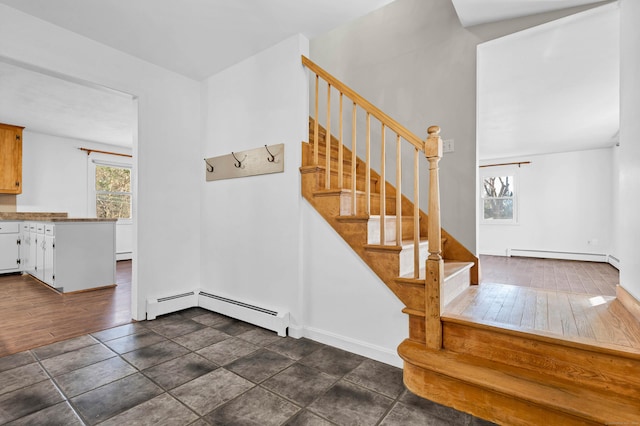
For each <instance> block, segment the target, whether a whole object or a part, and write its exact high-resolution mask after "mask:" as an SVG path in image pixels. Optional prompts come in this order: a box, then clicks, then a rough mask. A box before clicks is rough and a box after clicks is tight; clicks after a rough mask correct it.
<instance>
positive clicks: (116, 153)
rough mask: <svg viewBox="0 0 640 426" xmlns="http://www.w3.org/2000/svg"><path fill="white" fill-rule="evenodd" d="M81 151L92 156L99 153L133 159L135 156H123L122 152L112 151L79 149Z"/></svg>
mask: <svg viewBox="0 0 640 426" xmlns="http://www.w3.org/2000/svg"><path fill="white" fill-rule="evenodd" d="M78 149H79V150H80V151H86V152H87V155H91V153H92V152H97V153H100V154H109V155H119V156H121V157H129V158H132V157H133V155H131V154H122V153H120V152H111V151H101V150H99V149H89V148H78Z"/></svg>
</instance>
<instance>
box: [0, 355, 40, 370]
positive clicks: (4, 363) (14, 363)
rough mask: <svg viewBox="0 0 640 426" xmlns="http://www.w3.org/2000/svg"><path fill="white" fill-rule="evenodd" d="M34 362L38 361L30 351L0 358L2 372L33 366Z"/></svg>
mask: <svg viewBox="0 0 640 426" xmlns="http://www.w3.org/2000/svg"><path fill="white" fill-rule="evenodd" d="M32 362H36V359H35V357H34V356H33V354H31V352H29V351H25V352H18V353H17V354H13V355H7V356H5V357H2V358H0V372H2V371H6V370H11V369H14V368H16V367H22V366H23V365H27V364H31V363H32Z"/></svg>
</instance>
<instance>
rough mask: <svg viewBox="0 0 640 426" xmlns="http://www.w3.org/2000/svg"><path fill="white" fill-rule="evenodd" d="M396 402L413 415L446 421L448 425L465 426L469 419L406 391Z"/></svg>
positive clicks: (453, 410)
mask: <svg viewBox="0 0 640 426" xmlns="http://www.w3.org/2000/svg"><path fill="white" fill-rule="evenodd" d="M398 401H399V402H400V403H402V404H404V405H406V406H407V407H408V408H409V410H410V411H412V412H413V415H421V416H424V418H432V417H435V418H438V419H442V420H445V421H448V422H450V424H467V423H468V422H469V421H470V418H471V416H470V415H469V414H466V413H463V412H461V411H458V410H455V409H453V408H451V407H447V406H445V405H441V404H438V403H436V402H433V401H429V400H428V399H424V398H420V397H419V396H417V395H415V394H413V393H411V392H409V391H408V390H407V391H405V392H404V393H403V394H402V396H401V397H400V398H399V399H398Z"/></svg>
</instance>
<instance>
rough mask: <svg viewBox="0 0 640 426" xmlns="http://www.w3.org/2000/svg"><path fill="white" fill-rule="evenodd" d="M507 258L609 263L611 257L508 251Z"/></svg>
mask: <svg viewBox="0 0 640 426" xmlns="http://www.w3.org/2000/svg"><path fill="white" fill-rule="evenodd" d="M507 256H521V257H537V258H541V259H561V260H581V261H583V262H603V263H608V262H609V256H608V255H606V254H600V253H572V252H564V251H548V250H523V249H508V252H507Z"/></svg>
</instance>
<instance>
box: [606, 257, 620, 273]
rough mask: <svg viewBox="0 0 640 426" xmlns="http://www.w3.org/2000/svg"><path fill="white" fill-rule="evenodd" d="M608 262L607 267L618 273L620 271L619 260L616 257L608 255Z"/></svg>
mask: <svg viewBox="0 0 640 426" xmlns="http://www.w3.org/2000/svg"><path fill="white" fill-rule="evenodd" d="M608 260H609V265H611V266H613V267H614V268H616V269H617V270H618V271H619V270H620V259H618V258H617V257H615V256H613V255H609V256H608Z"/></svg>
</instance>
